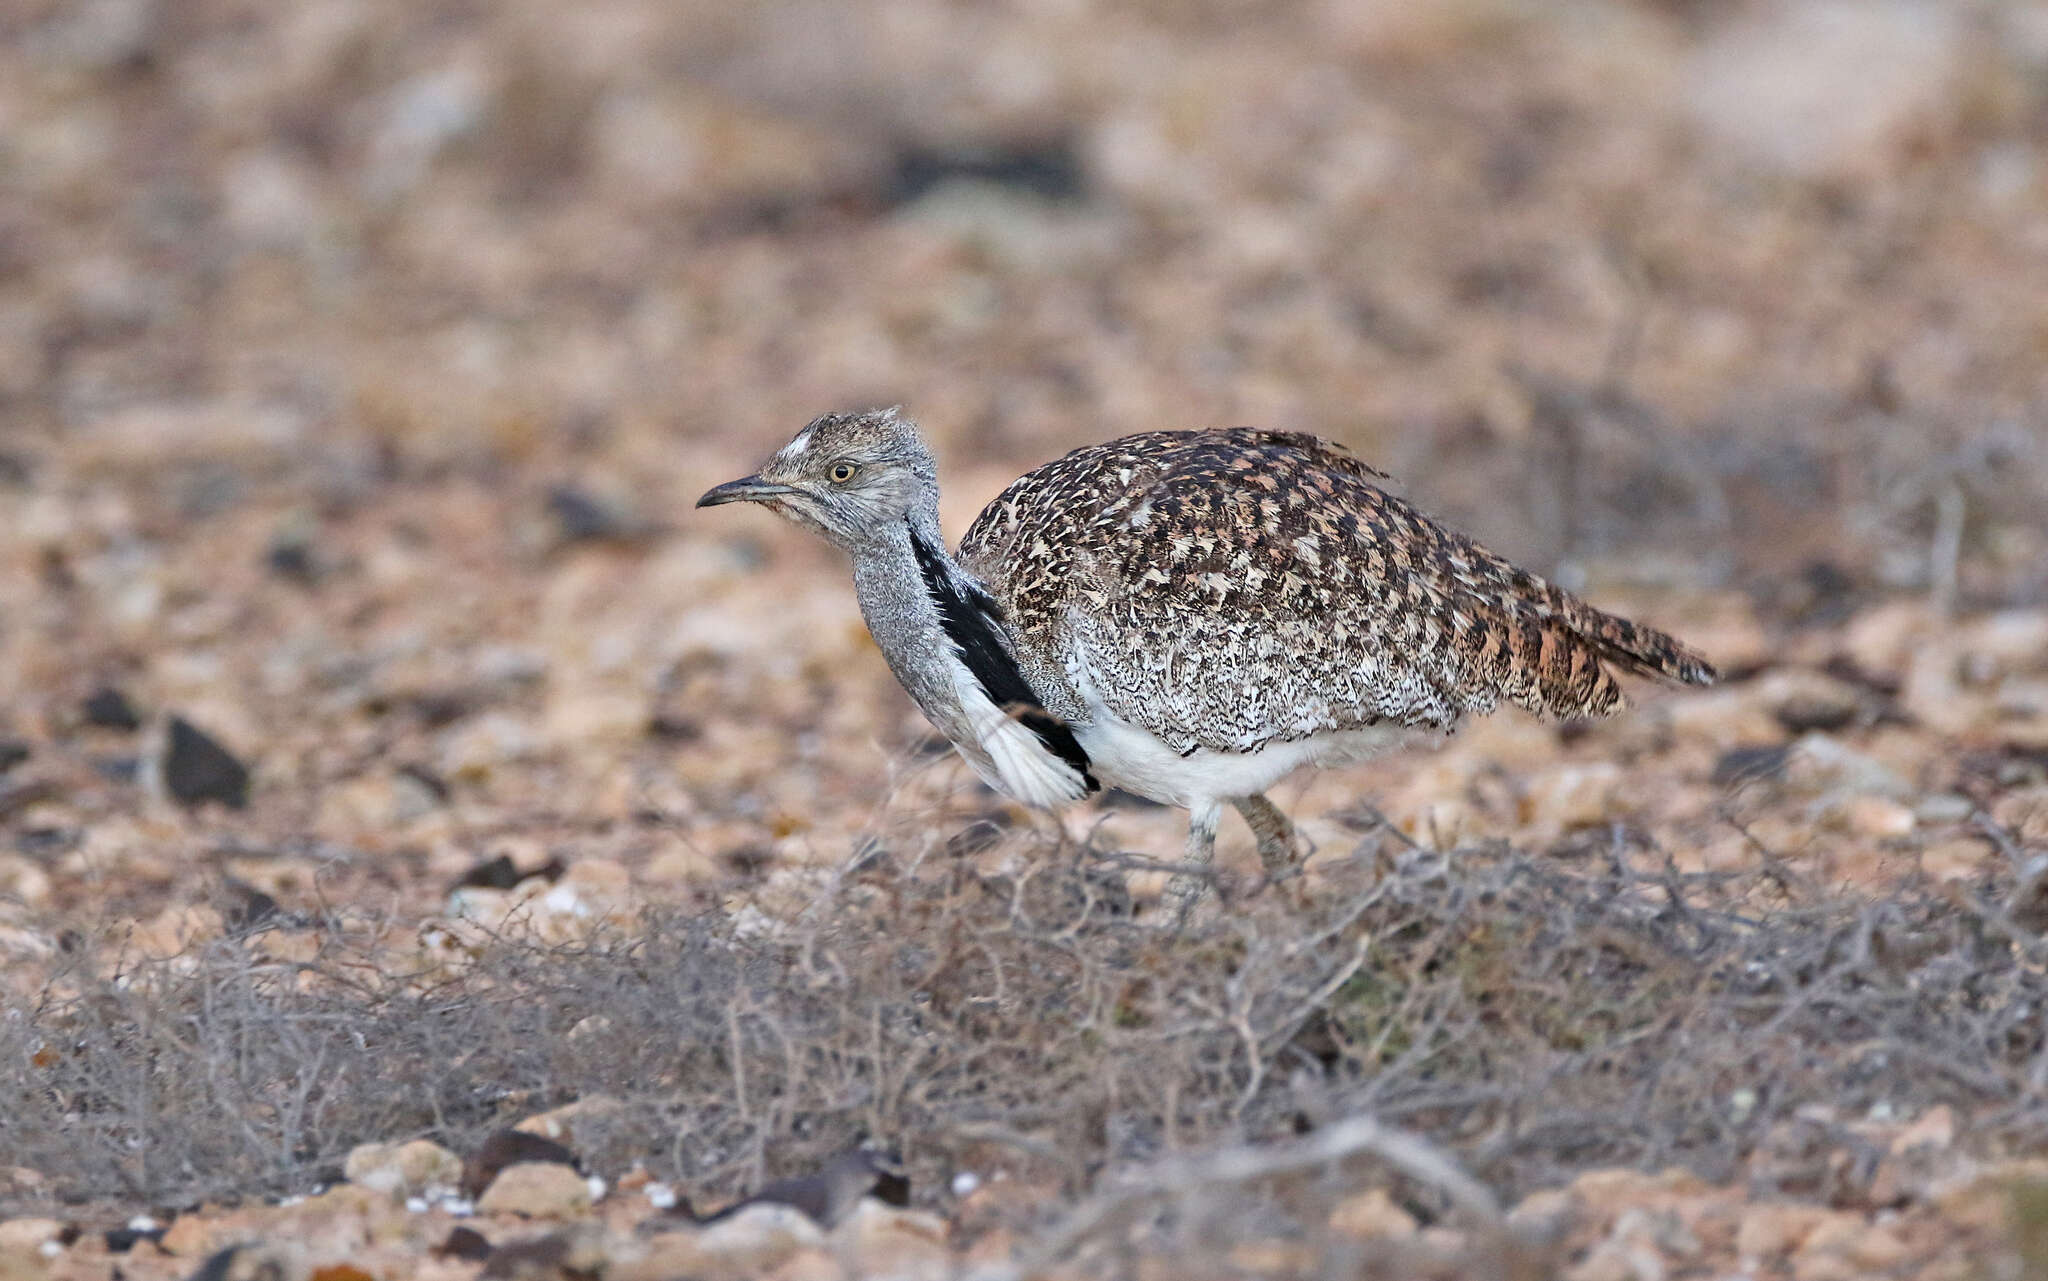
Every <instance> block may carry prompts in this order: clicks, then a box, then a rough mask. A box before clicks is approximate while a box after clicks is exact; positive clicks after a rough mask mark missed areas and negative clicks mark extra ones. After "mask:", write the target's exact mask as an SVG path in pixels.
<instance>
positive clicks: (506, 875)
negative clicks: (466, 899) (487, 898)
mask: <svg viewBox="0 0 2048 1281" xmlns="http://www.w3.org/2000/svg"><path fill="white" fill-rule="evenodd" d="M519 879H520V878H519V868H518V866H517V865H515V864H514V863H513V862H512V856H511V855H509V854H499V855H497V856H495V857H493V858H487V859H485V860H483V861H482V862H481V863H478V864H476V865H475V866H473V867H471V868H470V869H469V870H468V871H467V872H464V873H463V874H462V875H461V876H460V877H458V878H456V881H455V883H454V884H453V885H450V886H449V887H448V889H449V891H450V892H451V893H452V892H454V891H456V890H465V889H470V890H509V889H511V888H512V887H513V886H515V885H517V884H519Z"/></svg>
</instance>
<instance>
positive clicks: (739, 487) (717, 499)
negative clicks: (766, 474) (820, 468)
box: [697, 476, 796, 507]
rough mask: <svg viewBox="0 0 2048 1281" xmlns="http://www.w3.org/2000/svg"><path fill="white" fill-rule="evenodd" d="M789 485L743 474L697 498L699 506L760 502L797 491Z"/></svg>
mask: <svg viewBox="0 0 2048 1281" xmlns="http://www.w3.org/2000/svg"><path fill="white" fill-rule="evenodd" d="M795 492H796V491H795V490H793V489H791V488H790V487H789V486H788V485H778V484H776V483H775V482H774V481H770V480H762V479H761V478H760V477H759V476H742V477H740V478H739V479H738V480H729V481H727V482H725V483H724V484H723V485H720V486H718V487H716V488H715V489H711V490H708V491H707V492H706V493H705V495H704V496H703V497H702V498H700V499H698V500H697V505H698V506H699V507H716V506H718V505H719V504H720V503H758V502H763V501H765V500H767V499H770V498H780V497H781V496H782V495H784V494H790V493H795Z"/></svg>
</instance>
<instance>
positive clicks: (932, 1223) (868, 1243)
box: [832, 1197, 953, 1281]
mask: <svg viewBox="0 0 2048 1281" xmlns="http://www.w3.org/2000/svg"><path fill="white" fill-rule="evenodd" d="M947 1235H948V1232H947V1227H946V1221H945V1220H944V1219H941V1218H940V1217H939V1216H937V1215H935V1214H930V1213H927V1212H926V1211H923V1210H904V1209H899V1208H897V1207H895V1206H890V1205H884V1204H882V1203H881V1202H880V1201H877V1200H875V1199H874V1198H873V1197H863V1198H862V1199H861V1201H860V1202H859V1204H857V1205H855V1206H854V1208H853V1211H852V1213H850V1214H848V1215H847V1216H846V1218H845V1219H844V1220H843V1221H842V1222H841V1223H840V1224H839V1226H838V1227H837V1228H835V1229H833V1231H832V1241H833V1244H834V1245H835V1246H837V1247H838V1249H839V1251H840V1253H841V1254H842V1255H843V1256H845V1257H848V1258H851V1259H852V1260H853V1263H854V1267H853V1272H854V1275H856V1276H870V1277H901V1278H905V1279H906V1281H908V1279H910V1278H917V1277H931V1278H934V1279H936V1278H939V1277H944V1276H949V1275H951V1274H952V1271H953V1252H952V1250H951V1249H950V1248H949V1247H948V1246H947V1244H946V1238H947Z"/></svg>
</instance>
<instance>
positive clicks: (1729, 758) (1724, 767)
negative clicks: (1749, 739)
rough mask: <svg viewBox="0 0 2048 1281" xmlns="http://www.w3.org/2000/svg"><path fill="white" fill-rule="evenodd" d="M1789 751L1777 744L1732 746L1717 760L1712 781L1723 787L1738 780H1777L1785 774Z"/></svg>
mask: <svg viewBox="0 0 2048 1281" xmlns="http://www.w3.org/2000/svg"><path fill="white" fill-rule="evenodd" d="M1789 756H1790V752H1789V751H1788V750H1787V749H1786V748H1784V747H1782V746H1779V745H1778V744H1775V743H1773V744H1768V745H1765V744H1757V745H1751V746H1747V747H1731V748H1729V749H1728V750H1727V751H1725V752H1723V753H1721V755H1720V757H1719V759H1717V760H1715V762H1714V773H1713V775H1712V779H1711V781H1713V782H1715V783H1718V784H1720V785H1721V786H1723V787H1727V786H1730V785H1732V784H1736V783H1752V782H1761V781H1775V780H1777V779H1780V778H1783V777H1784V776H1785V762H1786V760H1787V759H1788V757H1789Z"/></svg>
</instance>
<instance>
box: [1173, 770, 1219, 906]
mask: <svg viewBox="0 0 2048 1281" xmlns="http://www.w3.org/2000/svg"><path fill="white" fill-rule="evenodd" d="M1222 820H1223V807H1222V806H1221V805H1218V804H1217V803H1216V802H1215V801H1197V802H1196V803H1195V804H1194V805H1192V806H1190V807H1189V808H1188V854H1187V861H1188V862H1189V863H1192V864H1195V865H1197V866H1200V867H1202V868H1204V869H1206V868H1208V866H1209V864H1210V863H1211V862H1212V861H1213V860H1214V859H1215V857H1216V825H1217V824H1218V823H1220V822H1222ZM1207 888H1209V879H1208V878H1207V877H1206V876H1199V875H1193V874H1190V873H1188V872H1182V873H1181V874H1180V875H1178V876H1176V877H1174V878H1173V879H1172V880H1171V881H1168V882H1167V883H1166V905H1167V906H1168V907H1169V908H1171V909H1172V911H1173V919H1174V920H1175V921H1176V922H1177V923H1179V924H1181V925H1186V924H1187V922H1188V917H1189V916H1190V915H1191V914H1192V913H1193V912H1194V910H1195V904H1196V903H1198V902H1200V901H1201V898H1202V891H1203V890H1205V889H1207Z"/></svg>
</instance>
